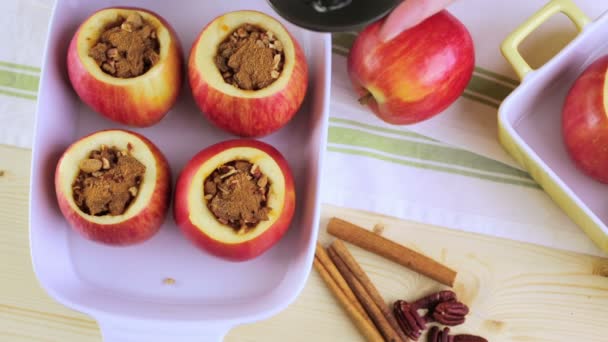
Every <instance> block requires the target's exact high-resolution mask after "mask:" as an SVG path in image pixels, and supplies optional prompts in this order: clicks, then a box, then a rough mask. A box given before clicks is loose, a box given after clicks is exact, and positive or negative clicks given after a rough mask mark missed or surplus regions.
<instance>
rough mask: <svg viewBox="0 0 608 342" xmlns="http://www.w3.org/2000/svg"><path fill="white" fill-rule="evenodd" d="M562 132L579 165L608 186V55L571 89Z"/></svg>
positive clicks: (588, 70) (598, 61) (580, 77)
mask: <svg viewBox="0 0 608 342" xmlns="http://www.w3.org/2000/svg"><path fill="white" fill-rule="evenodd" d="M562 132H563V135H564V142H565V143H566V148H567V151H568V153H569V154H570V157H572V159H573V160H574V162H575V163H576V165H577V166H578V167H579V168H580V169H581V170H583V171H584V172H585V173H586V174H588V175H589V176H591V177H593V178H594V179H596V180H598V181H600V182H602V183H608V55H607V56H604V57H602V58H600V59H598V60H596V61H595V62H594V63H593V64H591V65H590V66H589V67H588V68H587V69H586V70H585V71H584V72H583V73H582V74H581V75H580V76H579V78H578V79H577V80H576V82H575V83H574V85H573V86H572V88H571V89H570V92H569V93H568V96H567V97H566V102H565V104H564V109H563V114H562Z"/></svg>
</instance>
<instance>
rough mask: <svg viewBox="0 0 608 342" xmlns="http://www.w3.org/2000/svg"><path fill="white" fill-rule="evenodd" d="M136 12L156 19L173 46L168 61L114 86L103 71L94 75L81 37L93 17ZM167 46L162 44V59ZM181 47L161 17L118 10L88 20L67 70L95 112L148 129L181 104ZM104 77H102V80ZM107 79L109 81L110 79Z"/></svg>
mask: <svg viewBox="0 0 608 342" xmlns="http://www.w3.org/2000/svg"><path fill="white" fill-rule="evenodd" d="M110 10H117V11H123V10H129V11H133V10H136V11H138V12H142V13H146V14H148V15H151V16H154V17H155V18H156V19H157V20H158V21H159V22H160V23H161V24H162V26H163V27H164V28H165V29H167V31H168V33H169V36H170V44H169V46H167V47H164V48H165V49H167V50H168V52H167V56H166V58H164V59H162V58H161V61H159V63H158V64H157V65H155V66H154V67H153V68H151V69H150V70H148V72H146V73H145V74H143V75H140V76H138V77H134V78H130V79H126V80H122V79H121V80H120V82H113V80H112V79H114V77H112V76H110V75H106V74H105V73H104V72H103V71H102V70H101V68H99V67H98V66H96V65H95V66H96V67H97V70H96V71H93V72H91V70H90V69H91V68H90V67H89V68H87V66H86V65H85V64H84V63H83V60H82V59H83V58H90V57H87V56H81V55H79V52H78V47H77V45H78V42H79V36H80V35H81V34H83V28H84V27H85V26H86V25H88V23H89V22H90V21H91V19H92V18H93V17H95V16H96V15H97V14H98V13H100V12H102V11H110ZM162 50H163V45H162V42H161V55H162ZM182 66H183V57H182V54H181V44H180V42H179V40H178V38H177V35H176V34H175V31H174V30H173V28H172V27H171V26H170V25H169V23H168V22H166V21H165V20H164V19H163V18H162V17H160V16H159V15H158V14H156V13H154V12H151V11H149V10H145V9H141V8H134V7H114V8H107V9H103V10H99V11H97V12H95V13H93V14H92V15H91V16H90V17H89V18H88V19H87V20H85V21H84V22H83V23H82V24H81V26H80V27H79V28H78V30H77V31H76V33H75V34H74V36H73V38H72V40H71V42H70V45H69V47H68V55H67V68H68V75H69V78H70V82H71V83H72V87H73V88H74V90H75V91H76V93H77V94H78V96H79V97H80V99H81V100H82V101H83V102H84V103H86V104H87V105H88V106H89V107H91V108H92V109H93V110H95V111H96V112H98V113H99V114H101V115H103V116H105V117H107V118H108V119H110V120H112V121H115V122H118V123H121V124H125V125H130V126H135V127H148V126H152V125H154V124H156V123H158V122H159V121H160V120H161V119H162V118H164V117H165V115H166V114H167V112H168V111H169V110H170V109H171V107H173V105H174V104H175V102H176V101H177V97H178V95H179V91H180V89H181V86H182V82H183V67H182ZM100 74H102V75H101V76H100ZM106 76H107V77H106Z"/></svg>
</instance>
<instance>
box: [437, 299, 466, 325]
mask: <svg viewBox="0 0 608 342" xmlns="http://www.w3.org/2000/svg"><path fill="white" fill-rule="evenodd" d="M468 313H469V308H468V307H467V306H466V305H464V304H463V303H461V302H457V301H453V302H443V303H439V304H437V306H436V307H435V308H434V309H433V313H432V317H433V320H434V321H435V322H437V323H441V324H443V325H449V326H455V325H460V324H462V323H464V321H465V316H466V315H467V314H468Z"/></svg>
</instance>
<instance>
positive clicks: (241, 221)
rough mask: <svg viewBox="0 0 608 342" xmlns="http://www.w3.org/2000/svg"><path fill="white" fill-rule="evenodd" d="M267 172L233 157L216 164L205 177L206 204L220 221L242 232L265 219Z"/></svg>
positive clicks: (268, 210) (267, 210)
mask: <svg viewBox="0 0 608 342" xmlns="http://www.w3.org/2000/svg"><path fill="white" fill-rule="evenodd" d="M269 189H270V182H269V181H268V176H266V175H264V174H262V172H261V171H260V168H259V167H258V166H257V165H256V164H252V163H251V162H249V161H246V160H235V161H231V162H228V163H226V164H224V165H221V166H220V167H218V168H217V169H216V170H215V171H213V172H212V173H211V175H209V176H208V177H207V178H206V179H205V185H204V194H205V196H204V199H205V201H206V203H207V208H209V210H210V211H211V213H212V214H213V216H215V218H216V219H217V220H218V222H220V223H221V224H224V225H227V226H230V227H232V228H233V229H235V230H236V231H237V233H238V234H245V233H247V232H248V231H249V230H251V229H254V228H255V227H256V226H257V225H258V224H259V223H260V222H262V221H268V219H269V218H268V213H269V212H270V210H271V208H270V207H269V206H268V202H267V198H268V192H269Z"/></svg>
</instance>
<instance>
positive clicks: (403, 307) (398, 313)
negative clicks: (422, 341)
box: [393, 300, 426, 341]
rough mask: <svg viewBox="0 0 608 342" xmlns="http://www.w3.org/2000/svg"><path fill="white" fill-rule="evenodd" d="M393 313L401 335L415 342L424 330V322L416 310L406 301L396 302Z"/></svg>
mask: <svg viewBox="0 0 608 342" xmlns="http://www.w3.org/2000/svg"><path fill="white" fill-rule="evenodd" d="M393 312H394V314H395V318H396V319H397V323H399V327H400V328H401V330H403V333H404V334H405V335H407V337H409V338H411V339H412V340H414V341H417V340H418V339H419V338H420V335H422V331H423V330H424V329H426V320H425V319H424V318H423V317H422V316H420V314H418V310H417V309H416V308H414V307H412V306H411V305H410V304H409V303H407V302H406V301H404V300H398V301H396V302H395V303H394V305H393Z"/></svg>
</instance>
